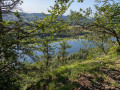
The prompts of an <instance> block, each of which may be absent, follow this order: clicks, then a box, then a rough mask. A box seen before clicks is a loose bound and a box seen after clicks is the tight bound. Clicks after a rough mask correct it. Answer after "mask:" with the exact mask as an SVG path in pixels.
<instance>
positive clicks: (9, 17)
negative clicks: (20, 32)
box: [3, 12, 68, 21]
mask: <svg viewBox="0 0 120 90" xmlns="http://www.w3.org/2000/svg"><path fill="white" fill-rule="evenodd" d="M20 14H21V16H22V17H23V18H24V19H25V20H30V21H31V20H34V19H35V18H38V19H41V20H43V19H44V18H45V15H43V14H42V13H21V12H20ZM47 15H48V16H50V15H51V14H47ZM61 18H62V19H64V20H68V17H67V16H62V17H61ZM3 19H4V20H7V21H11V20H12V21H14V20H17V18H16V16H14V15H13V13H9V14H6V15H3Z"/></svg>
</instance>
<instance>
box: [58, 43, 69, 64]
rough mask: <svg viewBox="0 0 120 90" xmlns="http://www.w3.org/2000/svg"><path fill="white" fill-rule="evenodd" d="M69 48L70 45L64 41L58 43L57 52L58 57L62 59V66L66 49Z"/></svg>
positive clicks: (66, 53)
mask: <svg viewBox="0 0 120 90" xmlns="http://www.w3.org/2000/svg"><path fill="white" fill-rule="evenodd" d="M68 48H71V46H70V45H68V44H67V43H66V42H65V41H63V42H62V43H60V48H59V49H60V50H59V52H58V55H59V57H62V59H61V60H62V65H64V64H65V63H66V60H65V57H66V56H67V55H68V52H67V51H66V49H68Z"/></svg>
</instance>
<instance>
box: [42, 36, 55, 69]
mask: <svg viewBox="0 0 120 90" xmlns="http://www.w3.org/2000/svg"><path fill="white" fill-rule="evenodd" d="M51 41H52V39H51V38H50V37H45V38H44V39H42V42H41V45H40V51H41V52H42V53H43V55H42V56H41V57H42V60H45V64H46V68H48V67H49V66H50V60H51V59H52V57H53V53H54V48H53V47H52V46H51V45H50V43H51Z"/></svg>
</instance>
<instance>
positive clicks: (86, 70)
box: [22, 51, 120, 90]
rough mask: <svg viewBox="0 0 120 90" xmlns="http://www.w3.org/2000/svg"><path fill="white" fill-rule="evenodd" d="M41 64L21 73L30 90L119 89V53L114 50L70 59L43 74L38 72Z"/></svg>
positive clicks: (33, 65)
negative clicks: (26, 72)
mask: <svg viewBox="0 0 120 90" xmlns="http://www.w3.org/2000/svg"><path fill="white" fill-rule="evenodd" d="M69 62H70V61H69ZM35 67H36V68H35ZM42 67H44V66H41V64H40V63H34V64H31V65H29V67H28V68H27V69H29V72H28V74H27V75H25V76H24V75H22V77H24V81H26V82H24V85H23V84H22V85H23V86H27V90H52V89H53V90H120V76H119V75H120V54H118V53H115V52H113V51H110V52H109V53H108V55H101V56H99V57H97V58H94V59H93V58H92V59H88V60H83V61H77V62H75V61H74V62H71V63H69V64H67V65H64V66H60V67H58V68H56V69H52V70H49V71H48V72H46V74H44V75H43V73H42V72H41V74H40V73H39V72H40V70H42ZM30 68H31V69H30ZM35 70H36V72H35ZM43 72H44V71H43ZM41 75H42V76H41ZM40 77H42V78H40ZM30 82H31V83H30ZM24 88H25V87H24Z"/></svg>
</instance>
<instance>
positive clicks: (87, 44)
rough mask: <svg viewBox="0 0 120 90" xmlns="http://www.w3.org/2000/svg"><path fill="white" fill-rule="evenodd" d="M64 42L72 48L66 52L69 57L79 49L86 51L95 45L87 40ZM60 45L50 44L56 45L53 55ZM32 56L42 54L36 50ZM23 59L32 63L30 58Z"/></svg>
mask: <svg viewBox="0 0 120 90" xmlns="http://www.w3.org/2000/svg"><path fill="white" fill-rule="evenodd" d="M66 42H67V44H69V45H71V46H72V47H71V48H69V49H67V50H66V51H67V52H68V54H69V55H70V54H73V53H76V52H78V51H79V49H80V48H84V49H87V48H88V47H95V44H94V43H93V42H92V41H88V40H84V39H71V40H67V41H66ZM60 43H62V42H55V43H51V46H54V45H56V46H55V47H56V49H54V51H55V53H54V54H55V55H56V54H57V52H58V51H59V49H58V47H60ZM34 54H35V55H38V56H41V55H43V53H42V52H40V51H37V50H36V51H34ZM25 57H26V61H28V62H33V60H32V58H30V57H29V56H25Z"/></svg>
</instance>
